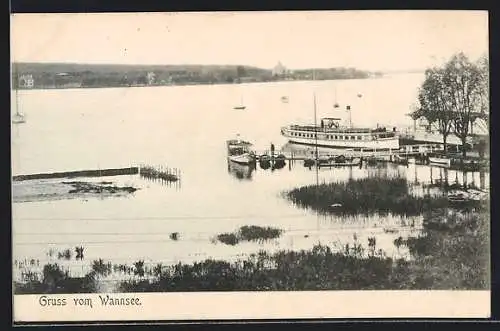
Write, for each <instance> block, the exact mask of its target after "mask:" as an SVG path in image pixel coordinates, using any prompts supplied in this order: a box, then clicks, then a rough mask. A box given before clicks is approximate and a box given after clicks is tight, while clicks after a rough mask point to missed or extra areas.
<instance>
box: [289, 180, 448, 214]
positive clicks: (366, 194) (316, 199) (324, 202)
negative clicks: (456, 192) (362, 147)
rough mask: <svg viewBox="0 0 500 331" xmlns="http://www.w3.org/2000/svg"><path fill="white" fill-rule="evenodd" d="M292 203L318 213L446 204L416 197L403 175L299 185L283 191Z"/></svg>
mask: <svg viewBox="0 0 500 331" xmlns="http://www.w3.org/2000/svg"><path fill="white" fill-rule="evenodd" d="M285 196H286V197H287V198H288V199H290V200H291V201H292V202H293V203H294V204H296V205H298V206H301V207H303V208H311V209H313V210H317V211H319V212H321V213H333V212H335V213H343V214H351V215H354V214H360V213H361V214H371V213H379V214H381V215H385V214H388V213H392V214H396V215H409V216H414V215H419V214H421V213H422V211H424V210H429V209H434V208H443V207H446V206H447V205H448V200H447V199H446V198H445V197H430V196H424V197H416V196H413V195H412V194H411V193H410V191H409V183H408V181H407V180H406V179H405V178H384V177H373V178H363V179H355V180H354V179H350V180H349V181H347V182H343V183H328V184H320V185H319V186H316V185H309V186H303V187H300V188H296V189H293V190H291V191H288V192H285Z"/></svg>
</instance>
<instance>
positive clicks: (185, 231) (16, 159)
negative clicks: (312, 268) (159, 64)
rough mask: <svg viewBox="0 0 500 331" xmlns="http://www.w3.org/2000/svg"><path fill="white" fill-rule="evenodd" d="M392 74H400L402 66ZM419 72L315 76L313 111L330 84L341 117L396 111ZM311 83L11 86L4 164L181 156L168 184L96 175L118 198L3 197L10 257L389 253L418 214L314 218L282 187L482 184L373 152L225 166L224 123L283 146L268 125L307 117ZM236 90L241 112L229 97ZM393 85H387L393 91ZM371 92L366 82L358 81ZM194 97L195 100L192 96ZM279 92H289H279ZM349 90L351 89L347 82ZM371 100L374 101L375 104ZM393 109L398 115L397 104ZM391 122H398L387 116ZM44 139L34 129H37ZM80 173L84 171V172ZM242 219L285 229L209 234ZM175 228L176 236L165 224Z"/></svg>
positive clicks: (396, 251) (327, 97)
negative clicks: (357, 163) (342, 108)
mask: <svg viewBox="0 0 500 331" xmlns="http://www.w3.org/2000/svg"><path fill="white" fill-rule="evenodd" d="M403 76H404V75H403ZM421 78H422V76H421V75H413V76H411V77H395V78H394V77H392V78H390V77H389V78H384V79H377V80H349V81H336V82H328V81H324V82H315V83H314V84H315V85H316V87H315V88H316V89H317V93H318V116H323V115H328V114H330V113H331V111H332V110H331V104H332V102H333V101H332V100H333V99H331V96H332V95H331V92H332V91H333V86H334V85H333V84H335V86H337V91H338V98H339V100H346V101H351V100H348V99H349V95H351V94H352V93H351V92H353V91H359V90H363V91H365V92H364V93H363V98H356V100H354V101H352V102H351V103H352V105H353V106H352V109H353V122H355V123H356V122H358V121H359V122H362V123H360V125H364V124H367V125H368V124H370V125H375V124H376V123H378V122H387V123H391V121H400V120H402V119H404V118H405V113H406V112H407V109H408V107H409V105H410V104H411V103H412V102H413V101H414V100H415V93H416V88H417V86H418V84H419V83H420V81H421ZM311 84H312V83H311V82H289V83H288V82H287V83H277V84H248V85H245V84H241V85H239V86H237V87H236V86H232V85H221V86H217V85H213V86H182V87H158V88H156V87H151V88H142V89H141V88H128V89H85V90H83V89H82V90H78V89H77V90H50V91H42V90H37V91H22V93H21V97H22V98H23V105H24V107H25V108H24V111H25V112H26V113H28V114H29V116H30V121H29V122H26V123H25V125H23V126H22V127H17V130H13V137H12V153H13V173H14V174H27V173H28V174H29V173H40V172H54V171H68V170H78V169H102V168H115V167H122V166H123V167H128V166H130V165H134V164H138V163H142V162H144V163H148V164H159V165H163V166H168V167H175V168H179V169H180V170H181V171H182V186H179V187H177V186H176V187H170V186H168V185H162V184H161V183H159V182H155V181H150V180H145V179H142V178H140V177H139V176H122V177H120V176H119V177H109V178H102V180H106V181H112V182H114V183H116V184H117V185H121V186H124V185H126V186H134V187H138V188H139V190H138V191H136V192H134V193H133V195H131V196H127V197H117V198H107V199H90V198H89V199H87V200H85V201H84V200H81V199H73V200H59V201H39V202H30V203H16V204H14V205H13V254H14V257H15V258H19V259H24V258H30V259H31V258H35V259H39V260H40V262H41V263H42V262H43V261H47V260H48V259H49V257H47V255H46V253H47V251H48V250H49V249H56V250H63V249H73V248H74V247H75V246H83V247H85V259H86V260H87V261H90V260H92V259H96V258H99V257H101V258H103V259H105V260H110V259H111V260H113V262H114V263H132V262H134V261H137V260H138V259H144V260H145V261H150V262H151V263H153V262H163V263H171V262H173V263H175V262H177V261H185V262H190V261H194V260H201V259H205V258H209V257H211V258H223V259H236V258H238V257H241V256H242V255H245V254H249V253H254V252H256V251H258V250H259V249H266V250H269V251H274V250H279V249H307V248H311V247H312V246H313V245H314V244H317V243H318V242H322V243H328V244H331V245H337V246H341V245H342V244H345V243H347V242H352V241H353V236H354V234H356V238H357V240H358V241H359V242H360V243H363V244H365V245H367V244H368V242H367V238H368V237H373V236H376V237H377V249H378V248H381V249H383V250H385V251H386V253H387V254H388V255H389V256H392V255H404V254H405V252H404V251H402V250H403V248H395V247H394V244H393V241H394V239H395V238H397V237H398V236H407V235H408V234H411V233H418V231H419V229H420V226H421V217H414V218H406V217H399V216H386V217H378V216H376V215H373V216H369V217H368V216H359V217H352V218H343V217H342V218H341V217H337V216H320V215H317V214H316V213H314V212H312V211H310V210H304V209H300V208H297V207H295V206H293V205H292V204H291V203H290V202H289V201H287V200H286V199H284V198H283V197H282V196H281V194H282V192H283V191H286V190H290V189H293V188H296V187H298V186H302V185H311V184H314V183H316V176H318V180H319V181H320V182H321V183H323V182H325V183H328V182H332V181H345V180H348V179H358V178H364V177H367V176H381V175H388V176H404V177H406V178H407V179H408V180H409V181H411V182H412V183H414V184H418V185H415V186H414V187H413V188H412V189H413V190H415V191H418V192H421V193H423V192H424V191H425V190H429V189H430V188H429V187H425V186H424V185H425V184H434V185H435V184H436V183H440V181H442V182H449V183H450V184H453V183H454V182H456V183H458V184H460V185H463V184H464V183H465V184H467V185H477V183H479V185H480V186H481V187H484V188H486V189H487V188H488V185H489V174H488V173H482V174H480V173H468V174H465V175H463V174H461V173H459V172H457V171H452V170H447V169H440V168H433V167H429V166H423V165H415V164H410V165H409V166H403V165H394V164H382V165H376V166H368V165H363V166H362V167H339V168H331V169H330V168H321V169H318V172H317V174H316V169H315V168H314V167H313V168H311V169H309V168H307V167H304V166H303V163H302V162H299V161H296V162H289V161H287V162H286V163H285V165H283V166H282V167H281V168H280V169H278V168H279V166H278V167H276V165H275V166H274V167H273V166H272V165H271V164H269V167H268V168H266V166H265V165H264V167H262V164H258V165H257V166H256V167H245V166H239V165H236V164H228V163H227V157H226V152H227V151H226V145H225V141H226V140H227V139H228V137H232V136H234V134H235V133H241V134H242V135H243V136H245V137H248V139H249V140H250V141H252V142H254V146H255V147H256V149H257V150H265V148H267V147H268V146H270V143H273V144H275V145H276V146H277V147H278V146H281V145H283V144H284V141H283V140H282V137H281V136H280V127H281V126H282V125H285V124H288V123H295V122H311V120H312V119H313V118H312V114H313V113H312V98H311V96H312V91H313V87H314V85H311ZM241 89H245V91H244V94H245V103H246V104H247V109H246V110H245V111H239V112H235V111H234V110H233V109H232V108H233V102H232V100H234V98H232V97H231V95H240V94H241ZM394 90H398V91H399V92H400V93H398V94H397V95H394V93H393V91H394ZM369 91H371V92H369ZM193 95H196V98H193V97H192V96H193ZM282 95H291V96H292V95H293V98H292V97H291V98H290V102H289V103H286V104H285V103H282V102H281V101H280V98H281V96H282ZM353 95H354V96H355V95H356V94H353ZM375 110H376V111H375ZM398 112H399V113H398ZM394 124H396V123H394ZM42 138H43V139H42ZM82 180H85V179H82ZM243 225H259V226H272V227H276V228H281V229H283V230H284V231H285V232H284V234H283V236H282V237H281V238H279V239H278V240H275V241H271V242H266V243H242V244H238V245H236V246H228V245H224V244H221V243H216V244H214V243H212V242H211V239H212V238H213V237H214V236H216V235H217V234H219V233H222V232H233V231H235V230H237V229H238V228H239V227H241V226H243ZM174 232H178V233H179V238H178V240H172V239H171V238H170V235H171V234H172V233H174Z"/></svg>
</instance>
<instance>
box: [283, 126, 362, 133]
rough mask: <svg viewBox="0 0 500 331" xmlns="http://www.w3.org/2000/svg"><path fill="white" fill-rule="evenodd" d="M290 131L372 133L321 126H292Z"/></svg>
mask: <svg viewBox="0 0 500 331" xmlns="http://www.w3.org/2000/svg"><path fill="white" fill-rule="evenodd" d="M288 129H290V130H297V131H307V132H322V133H330V132H331V133H339V134H358V133H371V130H370V129H353V128H327V127H323V128H322V127H320V126H316V127H314V126H302V125H291V126H289V127H288Z"/></svg>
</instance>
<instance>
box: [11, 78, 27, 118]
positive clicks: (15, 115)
mask: <svg viewBox="0 0 500 331" xmlns="http://www.w3.org/2000/svg"><path fill="white" fill-rule="evenodd" d="M25 122H26V119H25V117H24V114H21V113H20V112H19V97H18V87H17V86H16V113H15V114H14V116H13V117H12V123H13V124H21V123H25Z"/></svg>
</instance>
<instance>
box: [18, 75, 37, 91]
mask: <svg viewBox="0 0 500 331" xmlns="http://www.w3.org/2000/svg"><path fill="white" fill-rule="evenodd" d="M34 86H35V80H34V79H33V75H31V74H24V75H21V77H19V87H23V88H33V87H34Z"/></svg>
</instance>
